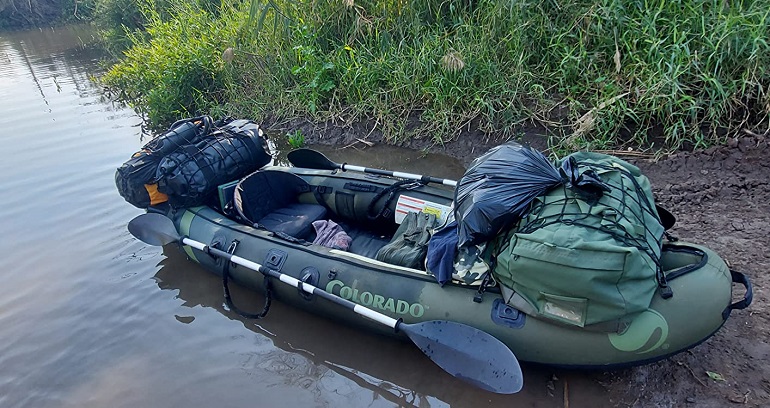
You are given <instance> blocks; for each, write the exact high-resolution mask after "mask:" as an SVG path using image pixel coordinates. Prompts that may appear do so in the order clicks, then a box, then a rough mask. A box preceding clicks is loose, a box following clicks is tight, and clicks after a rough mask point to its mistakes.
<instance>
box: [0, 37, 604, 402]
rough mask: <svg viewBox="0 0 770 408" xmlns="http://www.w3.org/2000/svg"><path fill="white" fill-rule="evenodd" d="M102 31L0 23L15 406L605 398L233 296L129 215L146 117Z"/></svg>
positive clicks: (342, 153) (406, 154)
mask: <svg viewBox="0 0 770 408" xmlns="http://www.w3.org/2000/svg"><path fill="white" fill-rule="evenodd" d="M92 42H93V38H92V34H91V31H90V30H89V29H88V28H86V27H77V26H76V27H65V28H57V29H51V28H48V29H43V30H33V31H26V32H16V33H5V34H0V112H2V114H3V117H5V123H4V124H3V130H2V142H3V143H2V150H1V151H2V160H0V192H1V193H0V206H1V207H2V211H0V237H2V240H1V241H0V254H2V259H0V275H1V276H2V282H1V283H0V407H5V408H11V407H35V408H38V407H40V408H43V407H185V408H195V407H247V406H248V407H252V406H254V407H295V406H304V407H381V406H420V407H445V406H461V407H462V406H468V407H471V406H473V407H477V406H500V407H503V406H506V407H509V406H531V407H551V406H559V407H560V406H564V404H565V402H569V401H571V406H573V407H574V406H581V405H585V406H590V405H593V404H589V403H588V402H590V401H594V402H596V401H597V396H598V395H601V390H602V389H601V387H599V386H598V385H597V384H595V383H593V382H592V381H589V380H585V379H583V377H582V376H581V375H579V374H574V373H557V374H558V376H559V377H558V378H557V377H554V376H553V375H554V373H553V372H552V371H549V370H547V369H535V368H531V367H526V368H525V381H526V385H525V389H524V391H523V392H522V393H520V394H518V395H515V396H500V395H494V394H490V393H487V392H484V391H480V390H477V389H475V388H472V387H470V386H468V385H466V384H465V383H463V382H461V381H459V380H456V379H454V378H452V377H451V376H449V375H447V374H445V373H444V372H443V371H441V369H439V368H437V367H435V366H434V365H433V364H432V363H431V362H430V360H428V359H427V358H426V357H424V356H423V355H422V354H421V353H420V352H419V350H417V349H416V348H415V347H413V346H412V345H411V344H408V343H401V342H397V341H394V340H392V339H389V338H382V337H378V336H374V335H369V334H366V333H360V332H358V331H356V330H353V329H351V328H349V327H346V326H342V325H340V324H337V323H335V322H332V321H329V320H324V319H319V318H316V317H313V316H310V315H308V314H305V313H302V312H299V311H296V310H293V309H291V308H288V307H286V306H284V305H281V304H280V303H275V302H274V303H273V307H272V309H271V312H270V315H269V316H268V318H267V319H263V320H259V321H253V320H245V319H241V318H239V317H238V316H236V315H234V314H233V313H231V312H230V311H229V310H227V309H226V308H225V307H224V306H223V297H222V290H221V286H220V284H221V283H220V280H219V278H217V277H215V276H214V275H211V274H209V273H207V272H205V271H203V270H202V269H200V268H199V267H197V266H196V265H194V264H192V263H190V262H188V261H187V260H186V259H185V258H184V256H183V255H182V254H181V253H180V252H179V251H177V250H176V248H174V247H167V248H165V249H161V248H156V247H150V246H147V245H145V244H143V243H141V242H139V241H137V240H136V239H134V238H133V237H132V236H131V235H130V234H129V233H128V231H127V230H126V224H127V222H128V221H129V220H130V219H131V218H132V217H134V216H136V215H138V214H140V213H141V210H139V209H136V208H134V207H132V206H131V205H129V204H128V203H126V202H125V201H124V200H123V199H122V198H121V197H120V196H119V195H118V193H117V191H116V189H115V186H114V178H113V177H114V172H115V168H116V167H117V166H119V165H120V164H121V163H122V162H123V161H125V160H126V159H127V158H128V157H129V156H130V155H131V153H133V152H134V151H136V150H138V149H139V147H140V146H141V145H142V144H143V143H144V142H145V141H146V140H142V135H141V131H140V129H141V128H140V125H141V119H140V118H139V117H138V116H137V115H136V114H135V113H134V112H133V111H132V110H130V109H128V108H125V107H122V106H120V105H117V104H114V103H111V102H110V101H109V100H108V99H106V98H105V97H104V96H103V94H102V92H101V90H100V89H99V88H98V86H96V85H95V84H94V83H93V82H92V79H91V77H92V76H94V75H98V74H99V73H100V69H101V68H100V63H99V60H100V58H101V57H102V55H101V54H100V53H99V52H98V51H97V50H95V48H93V47H92V46H91V45H89V44H91V43H92ZM325 152H326V153H327V154H329V156H330V157H331V158H332V159H334V160H337V161H347V162H350V163H354V164H359V165H369V166H378V167H385V168H391V169H399V170H404V171H416V172H426V173H427V172H431V171H432V172H433V174H434V175H438V176H445V177H446V176H454V177H457V176H458V175H459V174H461V173H462V167H461V166H460V164H459V163H457V162H456V161H454V160H452V159H449V158H446V157H441V156H433V155H431V156H426V157H423V156H422V155H420V154H419V152H411V151H406V150H401V149H396V148H385V147H383V148H379V149H377V148H375V149H368V150H366V151H364V152H359V151H356V150H355V149H353V148H349V149H344V150H333V149H332V150H325ZM383 158H385V160H383ZM234 297H235V298H236V299H237V302H238V303H239V304H242V305H243V307H244V308H246V309H250V310H259V308H260V307H261V305H262V298H261V296H260V295H257V294H254V293H250V292H247V291H243V290H238V289H237V288H236V290H235V292H234ZM567 380H568V381H569V385H570V386H569V389H568V392H567V390H565V387H566V382H567ZM565 396H566V398H565ZM601 400H602V399H601V398H599V401H601Z"/></svg>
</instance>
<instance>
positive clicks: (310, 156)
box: [286, 149, 457, 187]
mask: <svg viewBox="0 0 770 408" xmlns="http://www.w3.org/2000/svg"><path fill="white" fill-rule="evenodd" d="M286 158H287V159H289V163H291V164H292V165H293V166H294V167H304V168H306V169H318V170H336V169H340V170H342V171H345V170H350V171H360V172H363V173H370V174H379V175H383V176H391V177H399V178H404V179H409V180H420V181H424V182H426V183H439V184H443V185H445V186H452V187H455V186H457V182H456V181H454V180H447V179H442V178H437V177H431V176H422V175H419V174H411V173H401V172H398V171H388V170H380V169H370V168H368V167H361V166H353V165H349V164H347V163H342V164H339V163H335V162H333V161H331V160H329V158H327V157H326V156H324V154H323V153H321V152H318V151H315V150H312V149H297V150H292V151H290V152H289V154H287V155H286Z"/></svg>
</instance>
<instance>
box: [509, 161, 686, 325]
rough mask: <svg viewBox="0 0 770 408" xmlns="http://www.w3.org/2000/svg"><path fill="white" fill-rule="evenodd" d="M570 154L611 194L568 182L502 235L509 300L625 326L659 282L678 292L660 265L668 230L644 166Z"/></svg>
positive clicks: (579, 321)
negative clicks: (595, 192) (581, 188)
mask: <svg viewBox="0 0 770 408" xmlns="http://www.w3.org/2000/svg"><path fill="white" fill-rule="evenodd" d="M570 157H572V158H573V159H574V160H575V161H576V162H577V165H578V168H579V171H580V172H581V173H582V172H583V171H585V170H589V169H592V170H594V171H595V172H596V173H597V174H598V175H599V177H600V178H601V180H602V181H603V182H604V183H605V184H606V185H607V186H609V187H610V189H611V191H609V192H604V193H603V194H602V195H601V197H599V198H598V199H597V197H596V196H593V197H590V196H586V195H581V193H580V192H579V191H577V190H575V189H573V188H572V187H569V186H565V185H561V186H559V187H556V188H554V189H552V190H551V191H549V192H547V193H546V194H545V195H542V196H539V197H537V198H535V200H533V202H532V204H531V206H530V209H529V211H528V213H527V214H525V215H524V217H523V218H522V219H521V221H520V222H519V223H518V225H517V226H516V227H515V228H514V229H513V230H512V231H511V232H509V234H508V235H507V236H505V237H501V238H499V240H498V242H497V245H498V248H501V249H500V250H499V253H498V254H497V264H496V266H495V269H494V275H495V277H496V278H497V280H498V282H500V283H501V284H502V286H503V294H504V296H505V298H506V299H505V300H506V301H507V302H508V303H509V304H511V305H512V306H514V307H517V308H519V309H520V310H522V311H523V312H525V313H527V314H529V315H532V316H534V317H539V318H546V319H551V320H555V321H558V322H561V323H565V324H568V325H574V326H578V327H585V328H593V329H596V330H600V331H616V330H622V325H624V324H625V322H626V321H627V320H628V318H629V315H632V314H635V313H638V312H642V311H644V310H646V309H647V308H648V307H649V305H650V302H651V301H652V297H653V295H654V293H655V289H656V288H657V287H658V286H660V287H661V288H662V289H663V291H662V294H663V295H664V297H668V296H670V295H671V293H670V290H669V289H668V287H667V286H666V284H665V278H664V277H663V274H662V271H661V269H660V262H659V258H660V251H661V244H662V237H663V233H664V228H663V226H662V225H661V222H660V218H659V216H658V212H657V210H656V208H655V204H654V199H653V196H652V191H651V189H650V182H649V180H648V179H647V177H645V176H643V175H642V174H641V172H640V171H639V169H638V168H637V167H635V166H633V165H631V164H629V163H627V162H625V161H623V160H620V159H618V158H616V157H612V156H608V155H604V154H598V153H589V152H578V153H574V154H572V155H570V156H568V157H567V158H565V159H564V160H568V159H569V158H570ZM559 164H561V163H557V165H559Z"/></svg>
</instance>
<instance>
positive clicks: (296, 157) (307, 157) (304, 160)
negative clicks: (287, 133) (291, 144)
mask: <svg viewBox="0 0 770 408" xmlns="http://www.w3.org/2000/svg"><path fill="white" fill-rule="evenodd" d="M286 158H287V159H288V160H289V163H291V164H292V166H294V167H302V168H306V169H316V170H334V169H338V168H340V165H339V164H337V163H335V162H333V161H331V160H329V159H328V158H327V157H326V156H324V155H323V153H321V152H318V151H315V150H312V149H296V150H292V151H290V152H289V153H288V154H287V155H286Z"/></svg>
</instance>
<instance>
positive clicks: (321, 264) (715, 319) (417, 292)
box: [172, 168, 734, 369]
mask: <svg viewBox="0 0 770 408" xmlns="http://www.w3.org/2000/svg"><path fill="white" fill-rule="evenodd" d="M281 171H290V172H293V173H295V174H297V175H298V176H300V177H302V178H303V179H305V180H306V181H308V182H309V183H310V184H311V185H319V184H323V185H328V186H331V187H333V188H342V186H344V184H345V183H351V180H352V181H353V182H359V183H374V184H376V185H381V186H388V185H391V184H393V183H394V180H392V179H389V178H376V179H375V178H372V177H371V176H363V175H357V174H350V173H341V172H340V173H330V172H327V171H313V170H302V169H296V168H290V169H289V168H281ZM409 195H410V196H417V197H421V198H423V199H431V200H433V201H434V202H437V203H444V204H448V203H449V202H451V199H452V192H451V191H448V190H443V189H440V188H435V187H430V186H420V187H417V188H413V189H411V190H410V191H409ZM364 198H365V197H363V198H362V200H361V203H360V204H359V203H358V202H356V206H364V205H365V204H366V200H364ZM304 199H305V200H314V199H317V198H314V197H312V195H308V197H305V198H304ZM326 204H327V205H329V206H330V207H331V209H332V210H334V203H333V202H330V203H326ZM172 219H173V220H174V222H175V225H176V227H177V230H178V232H179V233H180V234H181V235H184V236H189V237H191V238H192V239H195V240H197V241H200V242H203V243H206V244H209V245H214V246H217V247H219V248H220V249H223V250H226V249H229V248H233V242H237V245H236V246H235V250H234V253H235V254H236V255H238V256H240V257H243V258H246V259H249V260H252V261H254V262H258V263H261V264H263V265H265V266H267V267H270V268H271V269H275V270H278V271H279V272H281V273H284V274H287V275H290V276H293V277H295V278H297V279H300V280H304V281H306V282H308V283H310V284H312V285H314V286H316V287H319V288H321V289H324V290H326V291H328V292H331V293H334V294H336V295H338V296H340V297H342V298H345V299H349V300H351V301H353V302H355V303H358V304H362V305H364V306H367V307H369V308H372V309H374V310H377V311H379V312H381V313H383V314H386V315H388V316H391V317H393V318H396V319H399V318H400V319H403V320H404V322H406V323H418V322H422V321H427V320H451V321H456V322H460V323H464V324H468V325H471V326H474V327H476V328H478V329H480V330H483V331H485V332H487V333H489V334H491V335H493V336H495V337H496V338H498V339H499V340H500V341H502V342H503V343H505V344H506V345H507V346H508V347H509V348H510V349H511V350H512V351H513V352H514V354H516V356H517V357H518V359H519V360H521V361H527V362H532V363H539V364H546V365H553V366H563V367H575V368H593V369H608V368H615V367H624V366H630V365H639V364H646V363H649V362H653V361H657V360H660V359H663V358H666V357H668V356H671V355H673V354H676V353H679V352H681V351H684V350H686V349H689V348H691V347H693V346H695V345H697V344H699V343H701V342H702V341H704V340H706V339H707V338H709V337H710V336H711V335H713V334H714V333H715V332H716V331H717V330H718V329H719V328H720V327H721V326H722V324H723V323H724V321H725V320H726V319H727V317H728V316H729V311H730V302H731V299H732V287H733V280H734V279H733V275H731V272H730V270H729V268H728V267H727V265H726V264H725V262H724V261H723V260H722V259H721V258H720V257H719V256H718V255H717V254H716V253H714V252H713V251H711V250H710V249H708V248H705V247H702V246H699V245H695V244H685V243H676V244H675V245H674V244H670V245H666V246H665V247H664V251H663V255H662V263H663V265H664V269H666V270H669V271H672V272H671V273H672V275H671V276H672V277H674V275H677V274H678V276H675V278H674V279H670V282H669V284H670V287H671V289H672V290H673V293H674V296H673V297H671V298H669V299H663V298H662V297H661V296H659V295H656V296H655V297H654V299H653V301H652V304H651V306H650V308H649V309H648V310H647V311H645V312H642V313H640V314H638V315H636V316H630V317H629V319H630V324H629V325H628V326H627V328H625V330H624V331H623V332H622V333H606V332H600V331H591V330H587V329H582V328H578V327H569V326H566V325H562V324H557V323H553V322H550V321H546V320H542V319H536V318H533V317H531V316H528V315H525V314H524V313H521V312H519V311H518V310H516V309H515V308H513V307H511V306H509V305H506V303H505V302H504V300H503V296H502V294H501V293H500V291H499V290H497V289H496V288H491V289H488V290H486V291H484V292H483V293H480V291H479V286H470V285H463V284H458V283H454V282H452V283H447V284H445V285H444V286H440V285H439V284H438V283H437V282H436V279H435V278H434V277H433V276H431V275H428V274H426V273H425V272H424V271H419V270H415V269H410V268H404V267H399V266H394V265H389V264H386V263H383V262H378V261H376V260H374V259H371V258H369V257H365V256H361V255H357V254H352V253H348V252H343V251H339V250H335V249H330V248H325V247H321V246H318V245H312V244H308V243H303V242H290V241H287V240H286V239H284V238H281V237H279V236H276V235H275V234H273V233H271V232H269V231H265V230H260V229H256V228H252V227H249V226H246V225H242V224H240V223H238V222H235V221H233V220H231V219H229V218H227V217H225V216H224V215H222V214H221V213H219V212H217V211H216V210H214V209H213V208H210V207H195V208H189V209H185V210H181V211H177V212H176V213H175V214H174V215H173V216H172ZM183 249H184V251H185V252H186V253H187V255H188V256H189V258H190V259H191V260H193V261H195V262H197V263H199V264H201V265H202V266H204V267H205V268H206V269H207V270H209V271H211V272H214V273H216V274H218V275H220V276H221V275H222V274H223V273H224V270H225V268H228V275H229V276H230V277H231V278H232V280H233V281H235V282H236V283H238V284H240V285H243V286H246V287H248V288H251V289H254V290H256V291H259V292H260V293H262V291H263V290H264V285H265V278H264V277H263V276H262V274H260V273H259V272H256V271H252V270H249V269H247V268H245V267H243V266H236V265H227V262H225V261H223V260H222V259H216V258H214V257H212V256H210V255H208V254H206V253H203V252H201V251H199V250H197V249H193V248H190V247H187V246H184V247H183ZM272 293H273V296H274V297H275V298H276V299H278V300H280V301H282V302H285V303H287V304H290V305H292V306H295V307H298V308H301V309H303V310H306V311H308V312H310V313H314V314H317V315H320V316H326V317H333V318H334V320H336V321H342V322H345V323H348V324H352V325H356V326H359V327H362V328H363V329H366V330H370V331H374V332H378V333H382V334H390V335H393V334H394V333H392V331H390V330H389V329H388V328H386V327H383V326H381V325H378V324H376V323H374V322H370V321H368V320H366V319H363V318H361V317H359V316H357V315H355V314H353V313H350V312H349V311H348V310H346V309H344V308H341V307H339V306H338V305H335V304H333V303H331V302H328V301H326V300H324V299H321V298H317V297H312V296H309V295H307V294H306V293H303V292H300V291H298V290H297V289H296V288H293V287H290V286H288V285H282V284H273V285H272Z"/></svg>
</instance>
